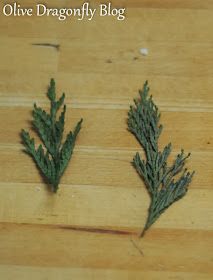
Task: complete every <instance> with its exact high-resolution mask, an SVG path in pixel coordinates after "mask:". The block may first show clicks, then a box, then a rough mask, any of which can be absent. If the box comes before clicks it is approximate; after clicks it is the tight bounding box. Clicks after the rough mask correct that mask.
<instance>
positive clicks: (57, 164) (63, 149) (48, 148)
mask: <svg viewBox="0 0 213 280" xmlns="http://www.w3.org/2000/svg"><path fill="white" fill-rule="evenodd" d="M47 96H48V98H49V100H50V105H51V108H50V113H46V112H45V111H44V110H43V109H41V108H39V107H37V105H36V104H34V109H33V122H32V124H33V127H34V128H35V130H36V132H37V133H38V135H39V137H40V139H41V141H42V143H43V145H42V144H40V145H39V146H38V148H36V147H35V142H34V139H33V138H30V135H29V133H28V132H27V131H25V130H24V129H23V130H22V132H21V138H22V141H23V144H24V146H25V149H26V152H27V153H28V154H29V155H30V156H31V157H32V158H33V160H34V161H35V163H36V165H37V167H38V168H39V170H40V171H41V173H42V174H43V175H44V177H45V178H46V179H47V182H48V183H49V184H50V185H51V186H52V190H53V191H54V192H57V190H58V185H59V181H60V178H61V176H62V175H63V173H64V171H65V169H66V167H67V165H68V163H69V161H70V159H71V156H72V153H73V149H74V146H75V141H76V137H77V135H78V133H79V131H80V129H81V124H82V121H83V120H82V119H81V120H80V121H79V122H78V123H77V125H76V127H75V129H74V132H71V131H70V132H69V134H68V135H67V137H66V139H65V141H64V143H62V137H63V131H64V123H65V113H66V105H64V106H63V110H62V111H61V114H60V116H59V118H58V119H57V112H58V111H59V109H60V107H61V106H62V105H63V103H64V99H65V94H64V93H63V94H62V96H61V97H60V98H59V100H58V101H57V100H56V89H55V81H54V79H51V80H50V85H49V88H48V92H47Z"/></svg>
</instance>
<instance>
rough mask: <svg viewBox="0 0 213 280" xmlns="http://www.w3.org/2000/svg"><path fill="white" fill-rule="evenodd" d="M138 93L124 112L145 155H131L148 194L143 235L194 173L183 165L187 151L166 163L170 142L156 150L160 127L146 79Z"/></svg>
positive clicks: (178, 197) (179, 193)
mask: <svg viewBox="0 0 213 280" xmlns="http://www.w3.org/2000/svg"><path fill="white" fill-rule="evenodd" d="M139 94H140V98H139V99H137V100H134V103H135V106H131V107H130V111H129V113H128V128H129V130H130V131H131V132H132V133H133V134H134V135H135V137H136V138H137V140H138V141H139V143H140V145H141V146H142V147H143V149H144V151H145V157H146V159H141V157H140V155H139V153H136V155H135V157H134V158H133V166H134V167H135V169H136V170H137V172H138V174H139V175H140V177H141V178H142V179H143V180H144V183H145V185H146V188H147V190H148V192H149V194H150V197H151V203H150V207H149V213H148V218H147V221H146V224H145V227H144V230H143V232H142V234H141V236H143V235H144V233H145V231H146V230H147V229H148V228H149V227H150V226H151V225H152V224H153V223H154V222H155V221H156V220H157V219H158V217H159V216H160V215H161V214H162V213H163V212H164V211H165V210H166V209H167V208H168V207H169V206H170V205H171V204H172V203H174V202H175V201H177V200H179V199H180V198H182V197H183V196H184V195H185V194H186V192H187V189H188V185H189V183H190V182H191V180H192V177H193V175H194V172H192V173H190V172H188V171H187V169H186V168H184V166H185V162H186V159H187V158H188V157H189V156H190V153H189V154H187V155H185V154H184V151H183V150H181V152H180V153H179V154H178V155H177V156H176V158H175V160H174V162H173V164H172V165H168V163H167V160H168V157H169V155H170V153H171V150H172V145H171V143H169V144H168V145H166V146H165V147H164V149H163V150H162V151H160V150H159V147H158V140H159V137H160V135H161V132H162V129H163V126H162V125H161V124H159V120H160V113H159V110H158V108H157V106H156V105H155V104H154V102H153V100H152V96H149V87H148V82H147V81H146V82H145V84H144V87H143V90H140V91H139ZM176 175H179V176H177V177H176Z"/></svg>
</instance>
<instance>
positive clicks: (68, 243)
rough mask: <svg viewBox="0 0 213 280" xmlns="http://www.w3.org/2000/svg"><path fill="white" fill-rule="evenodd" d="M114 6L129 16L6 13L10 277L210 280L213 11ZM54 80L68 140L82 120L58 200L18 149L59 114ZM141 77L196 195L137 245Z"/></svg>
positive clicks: (179, 5) (183, 4) (1, 54)
mask: <svg viewBox="0 0 213 280" xmlns="http://www.w3.org/2000/svg"><path fill="white" fill-rule="evenodd" d="M8 2H12V1H8ZM82 2H83V1H77V0H74V1H62V0H61V1H56V0H53V1H48V0H46V1H44V3H46V4H48V5H50V6H55V7H62V6H74V5H80V4H79V3H82ZM112 2H113V4H114V5H116V6H118V7H119V6H123V7H126V8H127V18H126V20H125V21H124V22H117V21H116V20H115V19H112V18H110V17H108V18H102V19H101V18H99V17H96V18H95V19H94V20H93V21H91V22H86V21H82V22H78V21H76V20H67V21H64V22H59V21H58V20H57V19H54V18H52V17H49V18H36V17H35V16H33V17H32V18H27V17H22V18H18V17H16V18H15V17H4V16H2V14H0V61H1V63H0V278H1V279H4V280H12V279H17V280H19V279H22V280H25V279H26V280H27V279H29V278H30V279H32V280H34V279H36V280H44V279H45V280H46V279H48V280H49V279H53V280H58V279H63V280H68V279H75V280H84V279H88V280H96V279H97V280H100V279H101V280H102V279H103V280H115V279H116V280H119V279H122V280H139V279H148V280H149V279H150V280H160V279H168V280H169V279H183V280H185V279H187V280H188V279H189V280H190V279H193V280H201V279H202V280H208V279H209V280H210V279H212V278H213V270H212V267H213V263H212V260H213V253H212V252H213V241H212V240H213V233H212V231H213V218H212V217H213V207H212V200H213V191H212V185H213V173H212V168H213V164H212V163H213V128H212V119H213V95H212V91H213V51H212V49H213V48H212V44H213V34H212V29H211V26H212V25H213V17H212V9H213V2H212V1H211V0H207V1H201V0H188V1H183V0H174V1H168V0H163V1H162V0H161V1H160V0H151V1H148V0H132V1H128V0H114V1H112ZM90 3H91V4H92V5H93V6H97V5H98V4H99V1H97V0H93V1H90ZM34 4H35V1H32V0H23V1H22V5H26V6H31V5H34ZM2 5H3V4H2V3H0V9H2ZM38 44H44V45H38ZM48 44H49V45H48ZM51 44H56V45H59V48H58V49H57V48H55V47H54V46H53V47H51ZM143 47H145V48H148V50H149V54H148V55H147V56H142V55H141V54H140V48H143ZM51 77H54V78H55V79H56V82H57V90H58V94H59V93H60V92H63V91H65V93H66V103H67V106H68V110H67V116H66V132H68V131H69V130H70V129H72V128H73V127H74V124H75V123H76V122H77V120H79V119H80V118H81V117H83V118H84V123H83V128H82V131H81V133H80V135H79V137H78V139H77V143H76V148H75V152H74V154H73V158H72V162H71V164H70V165H69V167H68V169H67V170H66V172H65V174H64V176H63V178H62V181H61V185H60V190H59V192H58V194H57V195H53V194H52V193H50V192H49V191H48V188H47V186H46V185H45V184H44V182H43V180H42V178H41V176H40V174H39V172H38V170H37V169H36V168H35V165H34V163H33V161H32V160H31V158H29V157H28V156H27V155H26V154H24V153H23V151H22V149H23V147H22V145H21V143H20V131H21V129H22V128H27V129H31V124H30V120H31V118H32V115H31V111H32V105H33V103H34V102H36V103H37V104H38V105H39V106H42V107H44V108H46V109H47V108H48V106H49V104H48V100H47V98H46V96H45V92H46V89H47V85H48V82H49V79H50V78H51ZM145 80H149V83H150V85H151V92H152V94H153V96H154V99H155V102H156V103H157V104H158V106H159V108H160V110H161V111H162V120H161V121H162V123H163V125H164V131H163V134H162V137H161V141H160V146H161V147H163V146H165V145H166V144H167V143H168V142H170V141H171V142H172V144H173V152H172V155H171V158H170V160H172V158H174V156H175V155H176V154H177V153H178V152H179V151H180V149H181V148H184V149H185V150H186V151H191V152H192V157H191V159H190V160H189V161H188V163H187V165H188V167H189V168H190V169H191V170H195V171H196V176H195V177H194V180H193V182H192V184H191V186H190V189H189V192H188V194H187V196H186V197H184V199H182V200H180V201H178V202H177V203H175V204H174V205H173V206H172V207H171V208H170V209H168V210H167V212H166V213H165V214H163V215H162V217H161V218H160V219H159V220H158V221H157V222H156V223H155V225H153V228H152V229H150V231H149V232H148V233H147V234H146V235H145V237H144V238H143V239H139V238H138V234H139V233H140V231H141V230H142V227H143V224H144V222H145V219H146V216H147V208H148V205H149V195H148V193H147V191H146V189H145V186H144V184H143V182H142V181H141V179H140V178H139V176H138V175H137V174H136V172H135V170H134V168H133V167H132V166H131V163H130V162H131V160H132V157H133V156H134V154H135V152H136V151H141V153H142V154H143V151H142V150H141V148H140V146H139V144H138V143H137V141H136V140H135V138H134V137H133V136H132V135H131V134H130V133H129V132H128V131H127V125H126V118H127V112H128V108H129V105H130V104H132V102H133V98H135V97H136V96H137V93H138V89H139V88H141V87H142V85H143V83H144V81H145ZM32 134H33V135H34V136H35V138H36V141H37V142H38V138H37V136H36V135H35V133H34V132H32Z"/></svg>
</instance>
